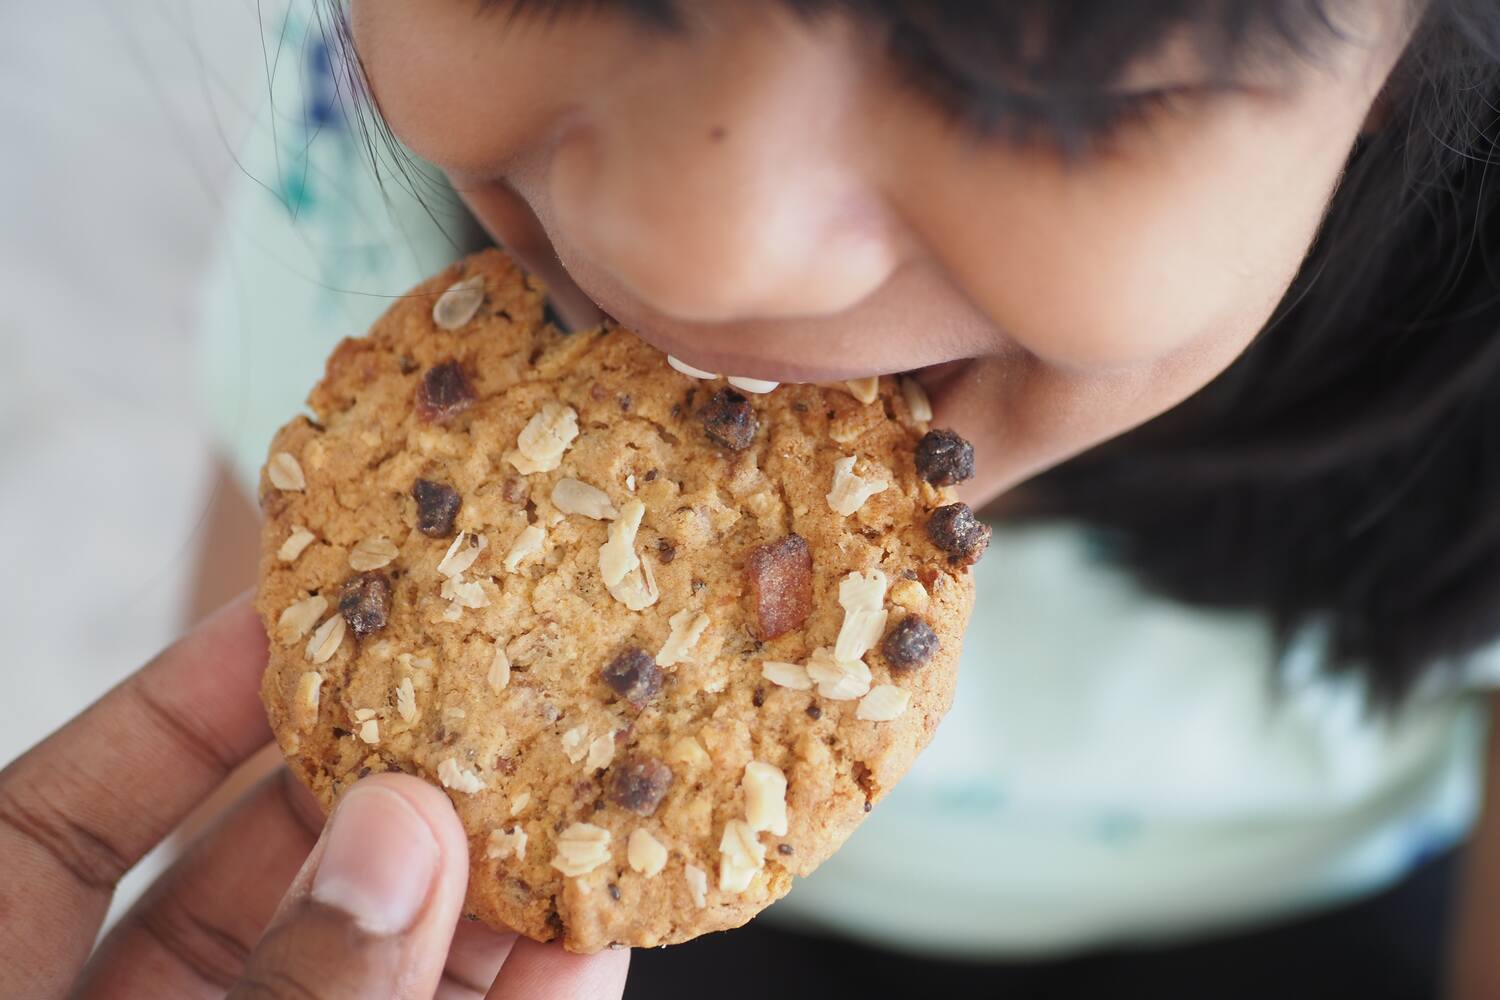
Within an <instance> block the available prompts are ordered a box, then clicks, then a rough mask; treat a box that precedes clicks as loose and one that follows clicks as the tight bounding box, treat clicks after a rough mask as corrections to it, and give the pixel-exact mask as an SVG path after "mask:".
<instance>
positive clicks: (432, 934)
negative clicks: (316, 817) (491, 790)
mask: <svg viewBox="0 0 1500 1000" xmlns="http://www.w3.org/2000/svg"><path fill="white" fill-rule="evenodd" d="M468 872H469V851H468V838H467V836H466V835H465V833H464V830H463V827H462V825H460V823H459V821H458V816H457V814H455V813H454V811H453V806H452V804H451V803H449V801H448V798H447V796H446V795H444V794H443V793H442V792H441V791H439V790H438V789H437V788H434V787H433V786H432V785H429V784H427V783H425V782H423V781H421V780H419V779H417V778H413V777H411V776H410V775H405V774H380V775H375V776H373V777H370V778H366V779H365V780H363V781H360V782H357V783H356V784H355V785H354V786H353V787H352V788H350V789H349V790H348V791H347V792H345V793H344V796H343V798H342V799H341V800H340V802H339V803H338V805H337V806H336V807H335V809H334V812H333V816H332V817H331V818H330V819H329V822H328V826H327V827H326V828H325V829H324V831H323V835H322V837H321V838H320V839H319V840H318V843H317V846H316V847H314V848H313V852H312V855H311V857H309V858H308V860H307V863H306V864H305V865H304V866H303V868H302V871H301V872H299V873H298V875H297V877H296V878H295V880H294V881H293V883H292V887H291V889H290V890H289V891H288V893H287V895H286V898H285V900H284V901H283V903H282V905H281V907H280V909H279V910H278V912H277V915H276V917H275V918H274V919H273V920H272V922H271V926H270V927H269V928H268V929H267V930H266V933H265V935H264V936H263V937H262V938H261V940H260V943H259V944H258V945H257V946H256V948H255V950H254V951H253V952H252V953H251V955H250V958H249V961H248V963H247V967H246V970H245V977H244V979H243V980H242V981H241V982H240V983H239V984H237V985H236V986H235V988H234V989H233V990H232V991H231V992H230V997H231V998H248V997H255V998H257V1000H268V998H279V997H287V998H291V997H295V998H298V1000H304V998H306V997H310V996H316V997H320V998H329V1000H351V998H356V997H359V998H363V997H370V998H375V997H379V998H382V1000H384V998H394V1000H401V998H415V997H422V998H424V1000H425V998H427V997H431V996H432V995H433V992H434V991H435V990H436V989H437V986H438V982H439V980H440V979H441V978H442V974H443V965H444V963H445V961H446V959H447V956H448V946H449V944H450V942H451V941H452V938H453V929H454V925H455V924H456V922H457V921H458V918H459V914H460V913H461V912H462V909H463V900H464V889H465V887H466V885H467V884H468Z"/></svg>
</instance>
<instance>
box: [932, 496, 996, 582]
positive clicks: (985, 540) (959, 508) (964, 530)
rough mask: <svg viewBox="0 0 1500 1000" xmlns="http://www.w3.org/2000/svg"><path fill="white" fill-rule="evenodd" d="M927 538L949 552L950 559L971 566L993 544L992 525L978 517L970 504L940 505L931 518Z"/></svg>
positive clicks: (960, 564) (955, 562)
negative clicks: (970, 507) (991, 538)
mask: <svg viewBox="0 0 1500 1000" xmlns="http://www.w3.org/2000/svg"><path fill="white" fill-rule="evenodd" d="M927 537H928V538H930V539H932V544H934V545H936V546H937V547H938V548H940V549H942V550H943V551H944V552H946V553H948V561H949V562H951V563H953V564H955V565H959V566H969V565H972V564H974V563H976V562H978V561H979V557H980V556H982V555H984V550H985V548H986V547H987V546H988V545H989V544H990V526H989V525H987V524H985V523H984V522H983V521H981V520H979V519H978V518H977V517H975V516H974V512H973V511H972V510H970V509H969V505H968V504H966V503H950V504H949V505H948V506H946V507H939V508H938V509H937V510H935V511H933V512H932V516H931V517H930V518H928V519H927Z"/></svg>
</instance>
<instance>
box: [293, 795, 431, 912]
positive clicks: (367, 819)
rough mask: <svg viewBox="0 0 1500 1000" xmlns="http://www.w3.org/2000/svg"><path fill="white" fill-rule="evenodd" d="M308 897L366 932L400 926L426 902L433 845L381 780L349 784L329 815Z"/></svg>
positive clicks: (426, 831)
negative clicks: (342, 914) (351, 919)
mask: <svg viewBox="0 0 1500 1000" xmlns="http://www.w3.org/2000/svg"><path fill="white" fill-rule="evenodd" d="M327 837H328V842H327V844H326V845H325V846H324V848H323V858H322V860H321V861H319V862H318V873H317V874H316V875H314V876H313V886H312V898H313V899H316V900H318V901H319V902H321V903H327V904H328V905H329V906H335V907H338V908H339V909H341V910H343V911H344V912H346V913H348V914H349V915H350V916H352V917H354V919H355V921H356V922H357V923H358V924H359V925H360V927H362V928H363V929H364V930H366V931H368V932H369V933H371V934H396V933H399V932H400V931H404V930H406V928H408V927H410V926H411V925H412V923H413V922H414V921H415V920H416V918H417V913H418V912H419V911H420V910H421V909H422V905H423V904H424V903H426V902H427V896H428V893H429V892H430V891H431V889H432V881H433V878H434V876H436V874H437V869H438V845H437V840H436V839H434V838H433V836H432V830H431V828H430V827H428V825H427V822H426V821H425V820H423V819H422V817H421V816H419V815H418V814H417V811H416V810H415V809H414V808H412V806H411V805H410V804H409V803H408V802H407V801H406V800H405V799H403V798H402V797H401V796H400V795H398V794H396V793H395V792H393V791H391V790H390V789H389V788H385V787H382V786H381V785H366V784H360V785H355V786H354V787H353V788H351V789H350V790H349V791H348V792H346V793H345V795H344V798H343V801H341V802H340V803H339V804H338V808H336V809H335V810H334V811H333V817H332V818H331V819H330V820H329V829H328V833H327Z"/></svg>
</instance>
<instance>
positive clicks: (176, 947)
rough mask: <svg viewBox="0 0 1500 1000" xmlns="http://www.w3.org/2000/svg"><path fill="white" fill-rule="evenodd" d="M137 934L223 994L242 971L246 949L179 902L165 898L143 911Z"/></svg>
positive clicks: (248, 951)
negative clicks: (147, 937) (143, 934)
mask: <svg viewBox="0 0 1500 1000" xmlns="http://www.w3.org/2000/svg"><path fill="white" fill-rule="evenodd" d="M141 930H142V931H144V932H145V933H146V934H147V935H148V936H149V937H150V938H152V939H153V940H154V941H155V942H156V943H157V945H159V946H160V947H161V949H162V950H163V951H165V952H166V953H167V955H168V956H170V957H171V958H172V959H173V960H174V961H176V962H177V963H178V964H180V965H182V966H183V967H184V968H186V969H188V970H189V971H190V972H192V973H193V974H194V975H196V976H197V977H198V978H199V979H201V980H203V981H204V982H206V983H208V984H210V985H212V986H216V987H218V988H219V989H223V990H227V989H229V988H230V987H231V986H233V985H234V983H235V981H236V980H237V979H238V978H239V976H240V975H241V974H242V973H243V972H244V971H245V962H246V961H247V960H248V958H249V955H250V947H249V945H248V944H246V943H245V942H243V941H241V940H240V939H239V938H237V937H235V935H234V934H232V933H230V932H229V931H227V930H225V929H224V928H221V927H215V926H214V925H213V924H211V923H209V922H208V921H207V920H204V919H203V918H202V917H200V916H199V915H198V914H197V913H195V912H193V909H192V908H191V907H189V906H188V905H187V904H186V903H185V902H184V901H183V900H181V899H179V898H177V897H175V896H167V897H165V898H164V899H162V900H161V901H160V902H159V903H158V904H157V905H155V906H153V907H151V908H150V909H149V910H147V911H146V913H145V915H144V916H143V917H142V918H141Z"/></svg>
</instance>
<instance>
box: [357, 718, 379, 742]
mask: <svg viewBox="0 0 1500 1000" xmlns="http://www.w3.org/2000/svg"><path fill="white" fill-rule="evenodd" d="M359 738H360V739H361V740H364V741H365V742H366V743H368V744H370V745H371V746H374V745H376V744H377V743H379V742H380V723H379V722H378V721H377V720H375V719H366V720H365V721H364V722H361V723H360V724H359Z"/></svg>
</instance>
